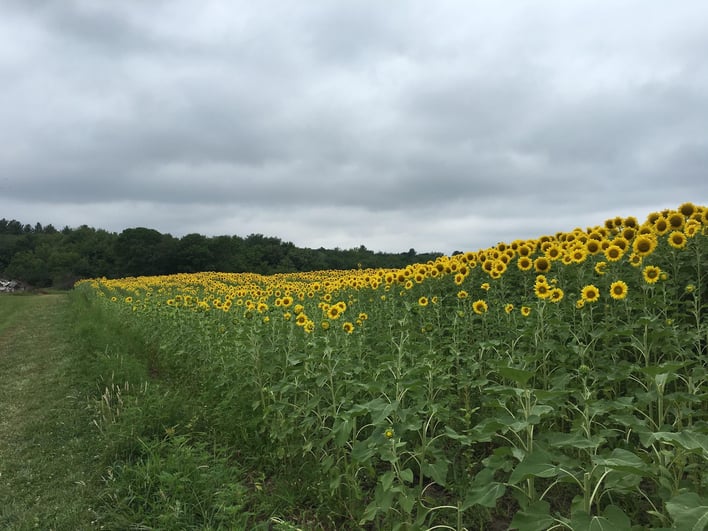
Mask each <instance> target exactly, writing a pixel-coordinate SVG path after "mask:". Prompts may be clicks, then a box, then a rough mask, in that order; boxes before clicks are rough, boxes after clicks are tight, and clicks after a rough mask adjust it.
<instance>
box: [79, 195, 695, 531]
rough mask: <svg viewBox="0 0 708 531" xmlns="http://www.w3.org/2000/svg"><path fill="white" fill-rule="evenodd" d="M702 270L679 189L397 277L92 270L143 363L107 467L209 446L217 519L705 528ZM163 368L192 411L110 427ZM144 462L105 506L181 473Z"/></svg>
mask: <svg viewBox="0 0 708 531" xmlns="http://www.w3.org/2000/svg"><path fill="white" fill-rule="evenodd" d="M707 273H708V208H706V207H703V206H697V205H694V204H692V203H684V204H682V205H680V206H679V207H678V208H676V209H675V210H665V211H662V212H655V213H651V214H649V215H648V216H647V218H646V220H644V221H639V220H637V219H636V218H634V217H616V218H614V219H608V220H607V221H605V222H604V224H602V225H598V226H595V227H588V228H586V229H581V228H576V229H574V230H572V231H570V232H559V233H556V234H554V235H544V236H540V237H538V238H536V239H532V240H516V241H513V242H510V243H499V244H498V245H496V246H494V247H491V248H489V249H482V250H478V251H470V252H466V253H461V254H456V255H453V256H445V257H441V258H439V259H437V260H435V261H430V262H427V263H420V264H417V265H413V266H408V267H406V268H405V269H376V270H373V269H358V270H351V271H334V270H331V271H315V272H308V273H297V274H276V275H272V276H261V275H257V274H230V273H214V272H205V273H198V274H179V275H173V276H161V277H137V278H123V279H118V280H108V279H105V278H103V279H93V280H87V281H82V282H80V283H79V284H77V286H76V289H75V292H76V293H77V294H78V295H79V296H81V297H83V298H85V299H86V300H88V301H89V304H90V305H91V307H92V308H93V311H95V312H102V313H103V314H104V315H107V316H109V317H110V320H111V321H112V322H114V323H116V324H117V325H118V326H119V327H120V328H121V329H122V330H123V331H124V334H125V335H126V336H128V335H129V336H131V337H132V338H139V340H140V341H142V342H143V343H142V344H144V345H146V347H145V356H146V360H147V361H146V363H148V365H149V378H147V379H146V380H145V381H144V382H139V383H130V384H129V383H128V382H120V381H112V382H109V381H108V380H107V381H106V383H105V390H104V394H103V396H102V399H101V400H100V401H99V403H98V404H97V406H96V408H97V410H98V411H100V413H101V414H100V416H99V418H98V420H97V422H96V424H97V426H99V427H100V428H101V432H102V433H104V434H105V435H106V436H107V437H111V434H112V433H113V434H114V436H115V437H118V438H120V441H113V442H114V445H115V448H120V451H121V452H122V453H121V454H120V455H121V456H122V457H121V458H122V459H123V462H124V463H129V465H128V464H124V465H123V466H113V467H111V469H110V470H109V471H108V472H107V474H106V478H105V479H106V482H107V483H109V484H110V483H111V482H118V481H119V480H118V479H117V478H118V476H120V474H131V473H132V474H134V473H135V470H136V467H140V466H143V467H144V466H147V464H148V463H147V461H148V459H147V457H146V456H149V455H151V454H150V448H155V447H154V446H151V445H152V444H162V445H163V447H164V446H165V445H171V446H170V448H173V449H175V448H177V449H179V451H180V452H182V454H183V458H184V455H187V458H188V457H189V456H192V457H193V456H194V455H195V454H194V452H196V451H199V452H216V450H214V449H216V448H218V449H219V450H218V453H219V456H221V457H220V459H221V461H219V463H220V465H222V466H227V465H228V466H231V465H233V472H232V473H231V474H230V475H229V474H225V475H224V477H222V478H219V479H218V480H216V487H215V488H214V492H216V494H215V495H214V496H212V497H211V498H210V499H206V500H205V499H201V500H199V499H197V500H195V502H194V504H192V505H193V506H194V507H197V509H199V507H200V506H201V509H199V510H202V511H203V509H204V507H203V506H204V505H205V504H211V507H212V512H211V513H210V514H211V515H212V519H211V520H210V524H209V525H210V526H212V527H214V528H218V527H223V528H229V526H232V527H234V525H233V522H236V521H240V522H244V520H238V518H250V520H248V522H249V523H248V524H247V525H248V526H249V527H251V528H255V527H256V524H257V523H258V522H263V521H269V522H270V523H269V525H270V526H272V527H273V526H275V528H280V529H296V528H298V527H299V528H302V529H456V530H461V529H507V528H511V529H520V530H546V529H558V530H562V529H573V530H581V529H612V530H615V531H621V530H630V529H695V530H701V529H704V528H705V527H706V526H708V370H707V367H708V324H707V322H706V306H707V304H708V290H707V287H708V278H707V276H706V275H707ZM158 384H159V385H160V386H162V389H169V391H165V392H166V393H168V392H171V393H179V395H178V396H180V397H182V398H180V400H181V402H180V404H177V406H174V407H170V408H162V409H161V408H158V409H159V411H157V412H156V413H155V415H154V422H153V425H151V426H150V428H149V430H147V431H146V429H143V431H142V432H140V434H141V435H140V437H137V436H134V437H133V438H132V439H131V436H130V433H133V432H130V433H129V432H128V431H127V430H123V431H121V432H117V431H115V430H114V429H113V428H112V426H114V425H117V424H119V423H121V422H123V423H125V422H129V421H130V418H129V417H130V415H127V414H126V411H127V410H128V404H130V403H133V404H143V406H144V407H143V409H144V408H146V407H148V405H147V404H146V402H145V401H146V400H148V397H149V396H152V395H150V393H149V391H148V387H150V386H153V385H158ZM141 400H142V401H143V402H141ZM163 410H164V411H163ZM167 410H169V411H167ZM126 417H128V418H127V420H126ZM143 428H145V427H143ZM112 430H114V431H112ZM150 430H152V431H150ZM147 432H149V435H148V434H146V433H147ZM116 433H120V435H119V436H118V435H115V434H116ZM136 433H137V432H136ZM150 437H152V438H150ZM136 439H139V440H138V441H137V442H136ZM151 441H153V442H151ZM155 441H157V442H155ZM116 455H118V454H116ZM187 458H185V459H187ZM131 467H132V468H131ZM197 468H199V467H198V466H197ZM204 469H206V467H204ZM131 471H132V472H131ZM201 473H202V472H199V471H198V470H197V471H196V472H194V474H196V475H195V476H192V481H197V480H198V479H199V477H202V476H200V475H199V474H201ZM204 473H205V472H204ZM164 474H166V472H164V471H163V475H161V476H160V478H161V480H164V481H167V480H166V479H165V478H167V476H165V475H164ZM141 477H142V478H143V480H144V481H143V482H142V483H141V482H140V481H135V478H134V477H133V481H132V482H131V483H130V486H129V489H128V491H125V492H123V493H122V494H116V495H115V497H114V499H113V501H114V502H115V503H119V502H120V503H123V504H124V505H125V506H126V507H129V506H131V504H132V505H135V504H138V503H147V502H146V500H147V499H148V498H149V496H150V495H149V494H146V490H150V489H153V490H154V491H155V492H158V491H159V493H160V495H161V496H162V498H160V499H163V500H164V499H166V498H169V497H170V496H173V497H174V496H176V495H175V494H174V493H175V492H182V491H183V490H184V489H186V487H184V485H181V484H178V482H173V483H172V484H169V483H164V482H163V483H162V484H160V485H159V488H158V487H156V486H155V485H156V483H154V482H153V483H150V481H153V480H155V478H152V480H149V479H146V478H148V475H143V476H141ZM171 477H172V476H171ZM173 479H174V478H173ZM180 485H181V486H180ZM234 485H238V487H237V488H236V487H234ZM140 489H142V491H141V490H140ZM181 489H182V490H181ZM154 495H155V496H157V494H154ZM236 498H238V503H235V502H234V500H235V499H236ZM156 499H157V498H156ZM185 499H187V498H186V495H185V497H183V498H182V501H181V502H180V500H174V499H173V500H172V502H174V503H177V505H178V508H179V510H181V511H183V512H184V511H188V510H197V509H194V507H192V509H190V507H191V506H190V505H189V504H188V503H186V502H185V501H184V500H185ZM259 500H260V501H259ZM174 503H173V504H172V505H171V506H170V507H171V509H170V510H172V511H173V513H174V511H175V505H174ZM179 503H181V505H179ZM264 507H268V509H267V510H268V511H269V514H263V512H264V509H263V508H264ZM133 509H134V510H137V509H135V507H133ZM178 512H179V511H178ZM147 513H148V511H146V510H144V509H143V513H142V514H143V517H144V518H148V517H147V516H146V515H147ZM153 513H154V507H153ZM244 515H249V516H247V517H244ZM153 517H155V516H154V514H153ZM230 522H231V523H230ZM162 523H163V524H164V525H165V526H168V525H167V524H165V521H163V522H162ZM153 525H155V526H157V527H159V522H158V523H154V522H153ZM243 525H246V524H243ZM278 526H279V527H278Z"/></svg>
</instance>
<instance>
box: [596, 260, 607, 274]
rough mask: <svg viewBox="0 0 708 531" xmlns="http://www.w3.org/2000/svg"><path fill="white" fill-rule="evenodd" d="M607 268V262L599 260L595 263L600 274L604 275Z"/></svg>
mask: <svg viewBox="0 0 708 531" xmlns="http://www.w3.org/2000/svg"><path fill="white" fill-rule="evenodd" d="M606 268H607V262H598V263H597V264H595V273H597V274H598V275H604V274H605V269H606Z"/></svg>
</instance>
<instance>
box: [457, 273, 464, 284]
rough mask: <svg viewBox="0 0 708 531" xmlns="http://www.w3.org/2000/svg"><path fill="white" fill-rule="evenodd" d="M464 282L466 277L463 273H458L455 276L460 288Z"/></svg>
mask: <svg viewBox="0 0 708 531" xmlns="http://www.w3.org/2000/svg"><path fill="white" fill-rule="evenodd" d="M464 281H465V275H463V274H462V273H457V274H456V275H455V284H457V285H458V286H459V285H460V284H462V283H463V282H464Z"/></svg>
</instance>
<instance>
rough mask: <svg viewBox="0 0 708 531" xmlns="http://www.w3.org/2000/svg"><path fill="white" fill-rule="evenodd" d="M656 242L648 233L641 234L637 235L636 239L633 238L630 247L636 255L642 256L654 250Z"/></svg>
mask: <svg viewBox="0 0 708 531" xmlns="http://www.w3.org/2000/svg"><path fill="white" fill-rule="evenodd" d="M656 244H657V241H656V238H654V237H653V236H650V235H648V234H642V235H640V236H637V239H636V240H634V244H633V245H632V249H633V250H634V252H635V253H636V254H637V255H638V256H642V257H644V256H648V255H650V254H651V253H653V252H654V249H656Z"/></svg>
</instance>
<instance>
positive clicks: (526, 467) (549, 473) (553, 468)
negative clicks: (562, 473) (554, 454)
mask: <svg viewBox="0 0 708 531" xmlns="http://www.w3.org/2000/svg"><path fill="white" fill-rule="evenodd" d="M557 475H558V466H557V465H555V464H554V463H553V462H552V461H551V457H550V456H549V455H548V453H546V452H542V451H540V450H536V451H534V452H533V453H530V454H528V455H527V456H526V457H524V459H523V461H521V462H520V463H519V464H518V465H516V468H514V471H513V472H512V473H511V476H509V483H510V484H511V485H515V484H517V483H519V482H520V481H523V480H524V479H527V478H530V477H539V478H551V477H554V476H557Z"/></svg>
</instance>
